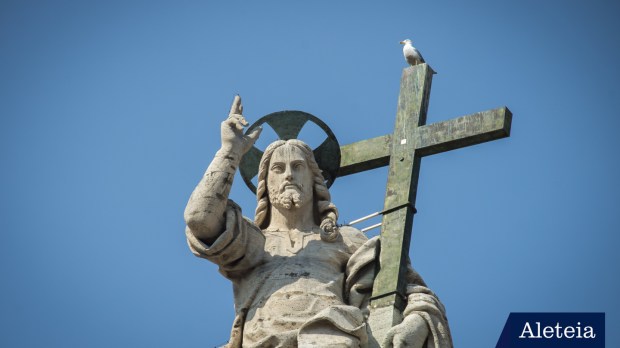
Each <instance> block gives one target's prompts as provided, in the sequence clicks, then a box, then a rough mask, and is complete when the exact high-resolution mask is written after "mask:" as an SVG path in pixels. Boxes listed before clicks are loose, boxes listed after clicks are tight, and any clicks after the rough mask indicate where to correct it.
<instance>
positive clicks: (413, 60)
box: [400, 39, 424, 66]
mask: <svg viewBox="0 0 620 348" xmlns="http://www.w3.org/2000/svg"><path fill="white" fill-rule="evenodd" d="M400 44H401V45H405V46H404V47H403V55H404V56H405V60H406V61H407V63H409V65H411V66H414V65H417V64H420V63H424V58H422V54H420V51H418V50H417V48H415V47H413V45H411V40H409V39H406V40H403V41H401V42H400Z"/></svg>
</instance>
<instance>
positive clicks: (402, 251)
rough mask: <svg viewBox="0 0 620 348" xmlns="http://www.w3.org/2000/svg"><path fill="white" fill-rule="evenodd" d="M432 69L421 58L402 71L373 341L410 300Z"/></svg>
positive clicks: (374, 305)
mask: <svg viewBox="0 0 620 348" xmlns="http://www.w3.org/2000/svg"><path fill="white" fill-rule="evenodd" d="M432 78H433V70H432V69H431V68H430V66H428V65H427V64H420V65H416V66H413V67H410V68H407V69H405V70H404V71H403V75H402V78H401V82H400V94H399V96H398V110H397V114H396V125H395V128H394V133H393V134H392V137H391V141H392V143H391V151H390V161H389V172H388V182H387V189H386V194H385V203H384V207H383V208H384V211H390V212H389V213H386V214H384V215H383V222H382V226H381V246H380V254H379V255H380V256H379V270H378V273H377V275H376V277H375V282H374V286H373V290H372V297H371V303H370V308H371V314H370V318H369V326H370V331H371V332H372V335H371V336H372V337H373V338H372V339H371V342H370V343H371V347H372V346H375V347H379V346H380V343H381V341H382V340H383V337H385V336H386V334H387V331H388V330H389V329H390V328H391V327H392V326H394V325H396V324H398V323H400V321H401V320H402V316H401V312H402V310H403V309H404V306H405V305H406V298H405V294H406V287H407V284H406V277H405V274H406V271H407V260H408V253H409V244H410V241H411V230H412V226H413V215H414V213H415V199H416V193H417V186H418V177H419V173H420V159H421V157H420V156H417V155H416V138H417V134H416V132H417V129H418V127H420V126H423V125H424V124H425V123H426V112H427V110H428V101H429V97H430V90H431V82H432Z"/></svg>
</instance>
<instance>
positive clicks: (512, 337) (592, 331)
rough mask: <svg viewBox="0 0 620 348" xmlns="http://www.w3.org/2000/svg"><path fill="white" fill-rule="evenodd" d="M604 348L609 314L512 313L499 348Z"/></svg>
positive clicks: (498, 342) (499, 341)
mask: <svg viewBox="0 0 620 348" xmlns="http://www.w3.org/2000/svg"><path fill="white" fill-rule="evenodd" d="M542 347H545V348H548V347H562V348H585V347H587V348H604V347H605V313H510V315H509V316H508V320H507V321H506V325H505V326H504V330H503V331H502V334H501V336H500V337H499V340H498V341H497V345H496V346H495V348H542Z"/></svg>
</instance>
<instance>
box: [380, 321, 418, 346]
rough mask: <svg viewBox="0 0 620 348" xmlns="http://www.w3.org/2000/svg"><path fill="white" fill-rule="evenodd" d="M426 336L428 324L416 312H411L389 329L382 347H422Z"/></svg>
mask: <svg viewBox="0 0 620 348" xmlns="http://www.w3.org/2000/svg"><path fill="white" fill-rule="evenodd" d="M427 336H428V324H426V321H425V320H424V319H423V318H422V317H421V316H420V315H418V314H416V313H411V314H409V315H408V316H406V317H405V319H403V321H402V322H401V323H400V324H398V325H396V326H394V327H393V328H391V329H390V331H388V333H387V337H386V338H385V341H384V342H383V345H382V347H385V348H404V347H407V348H422V347H424V342H426V338H427Z"/></svg>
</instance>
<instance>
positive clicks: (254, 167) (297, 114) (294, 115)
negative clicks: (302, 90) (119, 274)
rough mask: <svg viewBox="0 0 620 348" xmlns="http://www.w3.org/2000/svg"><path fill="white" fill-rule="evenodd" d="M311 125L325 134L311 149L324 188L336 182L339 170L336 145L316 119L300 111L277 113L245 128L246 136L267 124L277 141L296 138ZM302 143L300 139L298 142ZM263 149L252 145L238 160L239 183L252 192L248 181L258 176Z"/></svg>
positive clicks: (331, 133) (327, 130)
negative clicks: (239, 162) (314, 125)
mask: <svg viewBox="0 0 620 348" xmlns="http://www.w3.org/2000/svg"><path fill="white" fill-rule="evenodd" d="M308 121H310V122H312V123H314V124H316V125H317V126H319V127H320V128H321V129H322V130H323V131H324V132H325V134H326V139H325V140H324V141H323V142H322V143H321V144H320V145H319V146H318V147H316V148H315V149H313V151H312V152H313V153H314V158H315V160H316V162H317V164H318V165H319V168H320V169H321V172H322V174H323V177H324V178H325V185H327V187H330V186H331V185H332V184H333V183H334V181H335V180H336V176H337V173H338V169H340V144H338V140H336V136H335V135H334V133H333V132H332V131H331V129H330V128H329V127H328V126H327V125H326V124H325V123H324V122H323V121H321V120H320V119H319V118H317V117H316V116H314V115H311V114H309V113H307V112H303V111H289V110H287V111H278V112H274V113H271V114H269V115H266V116H263V117H261V118H260V119H259V120H258V121H256V122H254V123H253V124H252V125H251V126H250V127H248V129H247V131H246V134H249V133H251V132H252V131H253V130H254V129H255V128H257V127H259V126H262V125H263V124H265V123H266V124H267V125H269V126H270V127H271V128H273V130H274V131H275V133H276V134H277V135H278V137H279V139H280V140H290V139H297V136H298V135H299V134H300V132H301V130H302V128H303V127H304V125H305V124H306V123H307V122H308ZM300 140H302V141H303V139H300ZM262 155H263V150H261V149H258V148H257V147H256V146H253V147H252V148H251V149H250V150H249V151H248V152H247V153H246V154H245V155H244V156H243V158H242V159H241V164H240V166H239V171H240V173H241V177H242V178H243V181H244V182H245V184H246V185H247V186H248V188H249V189H250V190H251V191H252V192H254V193H256V186H255V185H254V183H252V179H253V178H254V177H256V175H257V174H258V165H259V163H260V160H261V157H262Z"/></svg>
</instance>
